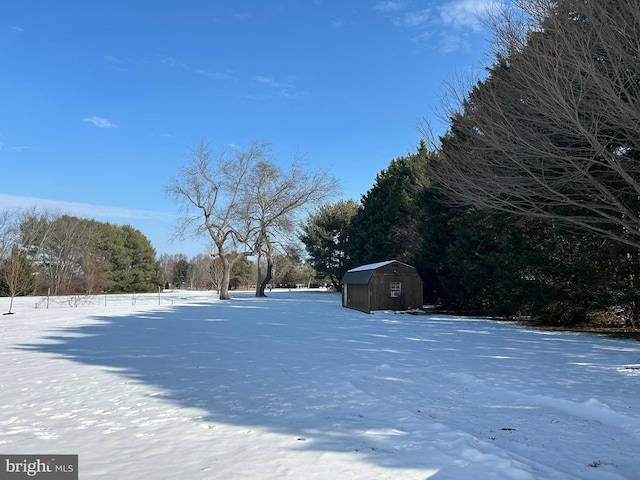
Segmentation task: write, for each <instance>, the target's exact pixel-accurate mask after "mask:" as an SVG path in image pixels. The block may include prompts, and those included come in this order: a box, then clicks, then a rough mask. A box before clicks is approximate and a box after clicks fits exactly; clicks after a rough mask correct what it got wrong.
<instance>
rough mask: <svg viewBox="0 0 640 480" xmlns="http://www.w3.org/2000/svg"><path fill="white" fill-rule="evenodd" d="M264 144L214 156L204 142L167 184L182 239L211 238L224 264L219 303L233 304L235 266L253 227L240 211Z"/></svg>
mask: <svg viewBox="0 0 640 480" xmlns="http://www.w3.org/2000/svg"><path fill="white" fill-rule="evenodd" d="M266 149H267V145H266V144H258V143H253V144H251V145H250V146H249V148H248V149H247V150H246V151H243V150H240V149H238V148H234V149H229V150H225V151H222V152H221V153H220V154H219V155H217V156H215V155H214V154H213V153H212V151H211V149H210V147H209V145H207V144H205V143H203V142H201V143H200V144H198V145H197V146H196V147H195V148H194V149H192V150H191V152H190V158H189V164H188V165H187V166H186V167H184V168H182V169H181V170H180V171H179V172H178V173H177V174H176V175H175V176H174V177H173V178H172V179H171V180H170V181H169V183H168V184H167V186H166V192H167V193H168V194H169V195H170V196H172V197H173V198H174V199H175V200H177V201H178V202H179V204H180V205H181V206H182V207H183V216H182V220H181V223H180V225H179V226H178V235H179V236H185V235H195V236H201V235H209V237H210V238H211V240H212V242H213V244H214V245H215V248H216V252H215V254H216V256H218V257H219V258H220V260H221V262H222V272H223V275H222V281H221V283H220V299H221V300H226V299H229V298H230V297H229V282H230V280H231V268H232V267H233V264H234V263H235V262H237V261H238V260H239V258H241V257H242V256H243V254H245V253H247V252H245V250H244V249H245V246H246V245H247V244H248V242H249V235H250V232H251V228H252V226H251V225H250V222H249V221H248V220H247V219H246V217H245V215H244V213H245V211H244V210H243V209H242V205H241V203H242V202H241V200H242V198H243V188H244V187H245V185H246V182H247V179H248V177H249V175H250V172H251V169H252V168H253V167H254V165H255V164H256V163H257V162H258V161H260V160H262V159H263V158H264V155H265V152H266Z"/></svg>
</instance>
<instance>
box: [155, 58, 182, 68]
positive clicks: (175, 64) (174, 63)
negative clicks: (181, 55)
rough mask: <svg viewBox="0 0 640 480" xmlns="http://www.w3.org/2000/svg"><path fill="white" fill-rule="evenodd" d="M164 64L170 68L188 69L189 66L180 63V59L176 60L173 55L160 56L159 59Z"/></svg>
mask: <svg viewBox="0 0 640 480" xmlns="http://www.w3.org/2000/svg"><path fill="white" fill-rule="evenodd" d="M160 61H161V62H162V63H163V64H164V65H166V66H168V67H171V68H186V69H188V68H189V67H188V66H187V65H186V64H184V63H182V62H181V61H180V60H178V59H177V58H174V57H162V59H161V60H160Z"/></svg>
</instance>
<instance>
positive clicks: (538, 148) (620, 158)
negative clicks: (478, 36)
mask: <svg viewBox="0 0 640 480" xmlns="http://www.w3.org/2000/svg"><path fill="white" fill-rule="evenodd" d="M513 5H514V6H515V8H512V9H507V10H505V11H503V12H502V15H501V16H499V17H498V16H496V17H494V19H493V20H494V21H493V24H492V26H493V29H494V32H495V34H496V47H497V50H498V53H499V55H498V61H497V63H496V64H495V65H494V66H493V67H492V68H491V69H490V74H489V76H488V77H487V78H486V79H485V80H483V81H482V82H479V83H478V84H477V85H476V86H475V87H474V88H473V89H472V90H471V91H470V92H468V93H467V94H466V95H465V96H464V100H463V102H462V105H459V106H458V107H456V108H455V109H454V110H453V111H450V112H449V116H450V121H451V128H450V132H449V133H448V134H447V135H446V136H445V137H443V138H442V146H441V150H440V152H439V153H440V155H439V158H438V160H437V161H434V162H432V163H431V166H430V172H429V173H430V175H431V177H432V179H433V180H434V181H435V182H436V183H437V185H438V186H439V187H440V188H441V189H442V190H443V191H444V192H445V193H446V195H447V197H448V198H449V199H450V200H451V201H452V202H453V203H455V204H460V205H472V206H476V207H480V208H488V209H492V210H496V211H503V212H508V213H515V214H519V215H524V216H532V217H541V218H547V219H552V220H554V221H560V222H564V223H565V224H568V225H573V226H574V227H578V228H579V229H582V230H586V231H589V232H591V233H594V234H597V235H600V236H603V237H605V238H611V239H614V240H616V241H618V242H622V243H624V244H627V245H631V246H635V247H640V221H639V220H640V218H639V211H640V135H639V134H638V132H639V126H640V29H639V28H638V25H639V23H640V3H638V2H637V1H636V0H616V1H613V0H598V1H594V0H516V1H515V2H514V4H513Z"/></svg>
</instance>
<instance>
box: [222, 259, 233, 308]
mask: <svg viewBox="0 0 640 480" xmlns="http://www.w3.org/2000/svg"><path fill="white" fill-rule="evenodd" d="M220 260H222V283H221V284H220V300H229V299H230V298H231V297H230V296H229V283H230V282H231V262H229V258H228V257H227V254H222V255H220Z"/></svg>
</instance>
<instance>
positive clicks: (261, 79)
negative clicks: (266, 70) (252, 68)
mask: <svg viewBox="0 0 640 480" xmlns="http://www.w3.org/2000/svg"><path fill="white" fill-rule="evenodd" d="M253 79H254V80H255V81H256V82H258V83H261V84H262V85H268V86H269V87H276V88H280V87H283V86H289V85H285V84H283V83H281V82H279V81H277V80H276V79H275V78H273V77H267V76H264V75H256V76H255V77H253Z"/></svg>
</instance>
